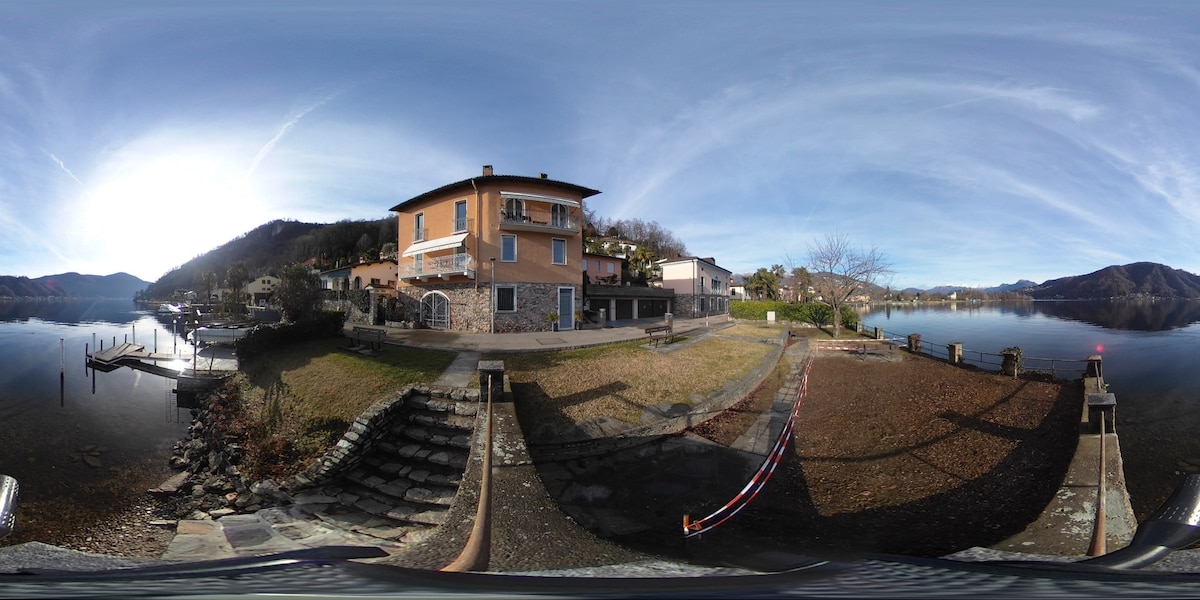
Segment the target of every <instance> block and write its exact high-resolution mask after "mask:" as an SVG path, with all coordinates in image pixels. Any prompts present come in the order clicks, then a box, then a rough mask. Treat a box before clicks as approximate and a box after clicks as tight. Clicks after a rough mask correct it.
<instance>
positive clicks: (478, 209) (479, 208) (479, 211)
mask: <svg viewBox="0 0 1200 600" xmlns="http://www.w3.org/2000/svg"><path fill="white" fill-rule="evenodd" d="M471 187H472V188H473V189H474V190H475V227H476V229H477V230H478V231H479V232H482V231H483V221H481V220H480V219H481V218H482V217H483V202H482V201H481V199H480V198H481V197H480V195H479V186H477V185H475V178H474V177H472V178H471ZM470 231H471V228H470V227H468V228H467V232H468V233H469V232H470ZM482 240H483V236H482V235H480V233H476V234H475V265H476V266H475V269H476V271H475V291H476V292H478V291H479V270H478V269H479V266H478V265H479V252H480V246H482V245H483V244H482V243H481V242H482ZM492 268H493V271H492V279H495V275H496V272H495V270H494V269H495V267H494V266H493V267H492ZM492 287H493V288H494V287H495V284H493V285H492ZM493 333H495V332H493Z"/></svg>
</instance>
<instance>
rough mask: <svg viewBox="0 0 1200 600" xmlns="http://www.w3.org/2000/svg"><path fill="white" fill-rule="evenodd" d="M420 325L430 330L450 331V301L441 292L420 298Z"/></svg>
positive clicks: (430, 293)
mask: <svg viewBox="0 0 1200 600" xmlns="http://www.w3.org/2000/svg"><path fill="white" fill-rule="evenodd" d="M421 323H422V324H424V325H425V326H426V327H428V328H430V329H450V300H449V299H448V298H446V296H445V295H444V294H442V293H441V292H429V293H428V294H425V297H424V298H421Z"/></svg>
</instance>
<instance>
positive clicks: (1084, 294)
mask: <svg viewBox="0 0 1200 600" xmlns="http://www.w3.org/2000/svg"><path fill="white" fill-rule="evenodd" d="M1025 293H1027V294H1029V295H1031V296H1033V297H1034V298H1038V299H1050V298H1063V299H1072V300H1085V299H1101V298H1200V276H1197V275H1194V274H1192V273H1188V272H1187V271H1182V270H1180V269H1173V268H1171V267H1168V266H1166V265H1160V264H1158V263H1151V262H1138V263H1131V264H1128V265H1120V266H1116V265H1114V266H1109V267H1105V268H1103V269H1100V270H1099V271H1095V272H1093V273H1088V274H1087V275H1076V276H1072V277H1062V278H1060V279H1052V280H1050V281H1047V282H1045V283H1043V284H1041V285H1039V286H1037V287H1033V288H1029V289H1027V290H1025Z"/></svg>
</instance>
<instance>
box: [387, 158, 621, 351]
mask: <svg viewBox="0 0 1200 600" xmlns="http://www.w3.org/2000/svg"><path fill="white" fill-rule="evenodd" d="M598 193H600V192H599V191H597V190H593V189H590V188H586V187H583V186H579V185H575V184H572V183H566V182H562V181H556V180H553V179H549V178H548V177H546V176H545V175H544V174H543V175H541V176H539V177H523V176H516V175H496V174H494V173H493V171H492V168H491V166H485V167H484V168H483V173H482V175H480V176H478V177H472V178H469V179H464V180H462V181H457V182H454V183H451V184H448V185H445V186H442V187H440V188H437V189H435V190H431V191H428V192H425V193H423V194H421V195H419V196H415V197H413V198H410V199H408V200H406V201H404V202H402V203H400V204H398V205H396V206H394V207H392V211H393V212H396V213H397V218H398V219H399V226H400V239H399V244H398V247H399V248H402V249H403V250H402V251H401V253H400V259H399V265H398V274H397V284H396V290H397V292H398V293H399V295H400V297H401V299H402V300H403V301H404V302H405V310H406V312H408V314H410V315H411V316H412V319H413V320H416V321H418V322H420V323H422V324H424V325H425V326H427V327H432V328H437V329H451V330H458V331H472V332H487V331H496V332H504V331H546V330H550V329H552V328H553V327H555V326H557V327H559V328H560V329H570V328H572V327H573V326H574V316H575V313H576V312H578V311H580V310H581V307H582V286H581V280H582V277H581V271H582V265H581V260H582V256H583V235H582V227H581V225H582V222H583V201H584V199H585V198H588V197H591V196H594V195H596V194H598ZM493 272H494V274H493Z"/></svg>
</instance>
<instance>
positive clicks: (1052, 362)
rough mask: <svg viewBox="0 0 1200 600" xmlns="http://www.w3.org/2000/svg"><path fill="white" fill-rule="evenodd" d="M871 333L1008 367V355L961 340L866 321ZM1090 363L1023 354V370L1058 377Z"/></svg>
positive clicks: (913, 347) (921, 349)
mask: <svg viewBox="0 0 1200 600" xmlns="http://www.w3.org/2000/svg"><path fill="white" fill-rule="evenodd" d="M872 332H873V333H874V335H875V337H876V338H880V339H885V340H890V341H891V343H893V344H895V345H901V346H903V345H907V346H908V349H909V351H911V352H914V353H916V354H922V355H925V356H928V357H931V358H936V359H939V360H944V361H946V362H949V363H954V364H959V363H961V364H968V365H972V366H975V367H979V368H982V369H989V370H996V371H1000V370H1002V369H1003V368H1004V366H1005V360H1006V357H1005V354H1004V353H1002V352H1001V353H997V352H986V351H983V350H976V349H973V348H965V347H963V346H962V344H961V343H960V342H941V341H933V340H929V339H926V338H924V337H923V336H921V335H920V334H912V333H910V334H899V333H895V332H890V331H886V330H884V329H883V328H881V327H867V326H866V324H865V323H864V324H863V331H862V333H866V334H870V333H872ZM914 337H915V340H914ZM896 340H904V341H905V342H906V343H897V342H896ZM914 342H915V343H914ZM956 354H957V355H958V356H957V357H956V356H955V355H956ZM956 358H957V360H956ZM1087 362H1088V361H1087V359H1086V358H1081V359H1074V358H1043V357H1037V356H1027V355H1024V354H1022V356H1021V363H1022V364H1021V370H1022V371H1023V372H1026V373H1029V372H1034V373H1048V374H1050V375H1053V376H1055V377H1061V376H1063V375H1070V376H1071V377H1075V376H1077V375H1078V374H1079V373H1082V372H1083V371H1084V369H1085V368H1086V367H1087Z"/></svg>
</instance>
